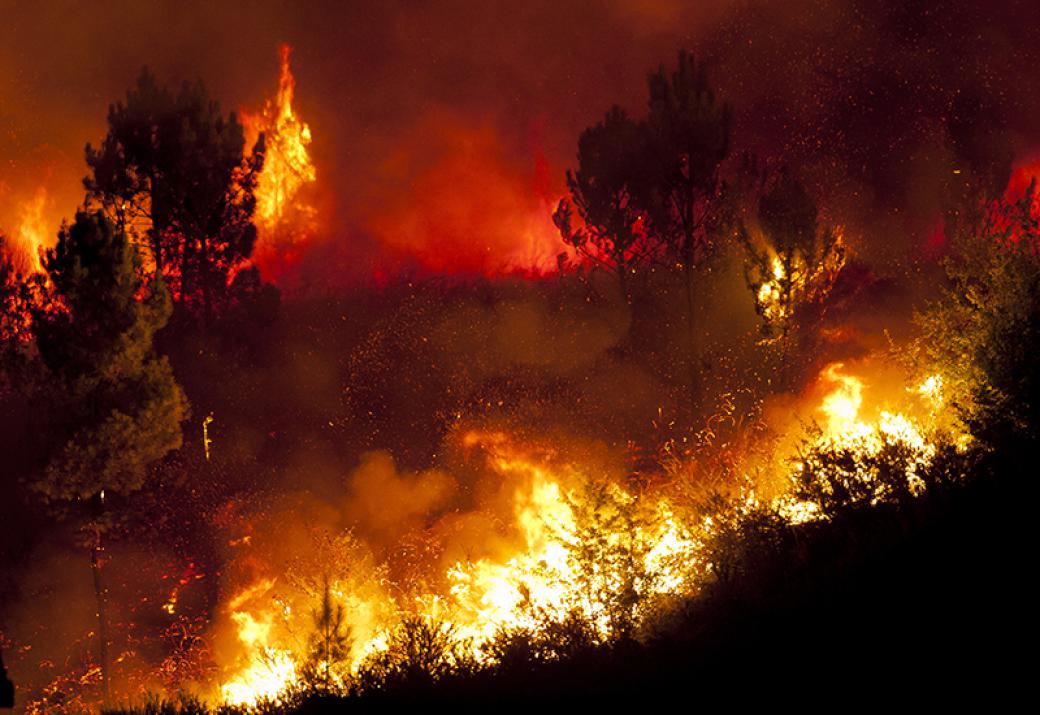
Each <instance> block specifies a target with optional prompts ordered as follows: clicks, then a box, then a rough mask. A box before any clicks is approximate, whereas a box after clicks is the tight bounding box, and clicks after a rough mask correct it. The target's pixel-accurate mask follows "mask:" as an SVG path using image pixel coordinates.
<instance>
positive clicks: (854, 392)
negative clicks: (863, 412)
mask: <svg viewBox="0 0 1040 715" xmlns="http://www.w3.org/2000/svg"><path fill="white" fill-rule="evenodd" d="M844 367H845V365H844V364H843V363H840V362H836V363H832V364H830V365H828V366H827V367H826V368H824V370H823V373H822V374H821V376H820V377H821V378H822V379H823V380H824V381H826V382H828V383H830V384H832V385H834V387H833V389H832V390H831V391H830V392H829V393H827V395H826V396H825V397H824V398H823V402H822V403H821V404H820V407H819V410H820V412H822V413H823V415H824V417H825V419H826V425H825V427H826V431H827V433H828V434H829V435H830V436H832V437H837V436H840V435H842V434H845V433H848V432H849V431H850V430H853V428H854V427H855V426H856V425H857V419H856V418H857V417H858V416H859V410H860V407H861V406H862V405H863V381H862V380H860V379H859V378H858V377H854V376H852V375H846V374H843V373H842V372H841V370H842V368H844Z"/></svg>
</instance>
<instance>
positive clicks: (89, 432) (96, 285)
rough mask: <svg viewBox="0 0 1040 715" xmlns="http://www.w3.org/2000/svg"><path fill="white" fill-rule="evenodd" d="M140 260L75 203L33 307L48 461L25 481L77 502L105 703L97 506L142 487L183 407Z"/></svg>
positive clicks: (50, 497)
mask: <svg viewBox="0 0 1040 715" xmlns="http://www.w3.org/2000/svg"><path fill="white" fill-rule="evenodd" d="M139 266H140V259H139V257H138V253H137V250H136V249H135V248H134V247H133V246H132V245H131V244H130V241H129V240H128V238H127V235H126V233H125V232H124V231H121V230H119V229H117V228H116V226H115V225H114V224H113V223H112V222H111V221H109V220H108V219H107V218H106V217H105V216H104V214H102V213H101V212H98V213H94V214H88V213H82V212H81V213H79V214H77V215H76V220H75V223H73V225H72V226H64V227H63V228H62V230H61V232H60V234H59V236H58V243H57V245H56V246H55V247H54V248H53V249H52V250H50V251H48V252H47V255H46V260H45V267H46V270H47V275H48V278H49V281H50V283H49V285H50V293H49V296H48V297H49V300H48V301H47V302H46V304H41V305H38V306H36V308H35V310H34V315H33V320H34V328H35V333H36V343H37V347H38V350H39V353H40V358H41V360H42V364H43V369H44V370H45V371H46V376H45V379H43V380H41V384H44V385H46V386H47V387H46V388H44V389H46V390H47V394H43V395H39V396H38V399H39V401H40V402H41V404H47V405H49V406H50V408H51V410H50V413H49V414H50V417H51V419H50V423H49V425H48V430H47V433H48V436H49V445H48V446H47V448H46V449H45V450H44V452H43V453H44V454H45V455H47V458H46V463H45V464H44V465H43V466H42V469H41V474H40V475H39V477H38V478H37V479H35V480H34V481H33V483H32V486H33V487H34V488H35V490H36V491H37V492H39V493H40V494H41V495H42V497H43V498H44V499H45V500H46V501H48V502H49V503H51V504H55V505H58V506H59V507H61V508H65V509H67V510H71V511H76V510H77V507H80V508H82V507H86V513H85V514H84V516H86V517H87V519H88V521H89V524H90V528H89V531H90V532H91V536H92V539H91V570H92V573H93V575H94V588H95V595H96V597H97V601H98V611H97V612H98V621H99V623H98V625H99V642H100V651H101V652H100V656H101V657H100V660H101V666H102V675H103V687H104V695H105V700H106V702H107V700H108V696H109V690H108V688H109V673H108V656H107V647H108V643H107V638H108V634H107V618H106V605H107V604H106V590H105V587H104V584H103V581H102V570H103V566H104V555H103V545H102V534H103V533H104V531H105V528H106V525H107V523H108V521H109V519H108V515H107V514H106V505H107V504H108V503H109V502H110V501H111V497H112V496H116V495H118V496H120V497H125V496H126V495H128V494H130V493H132V492H133V491H135V490H137V489H139V488H140V487H141V486H142V485H143V484H144V480H145V477H146V476H147V473H148V471H147V470H148V467H149V465H150V464H152V463H153V462H155V461H157V460H159V459H161V458H162V457H163V456H164V455H165V454H167V453H168V452H170V451H171V450H175V449H177V448H179V447H180V445H181V430H180V424H181V422H182V421H183V420H184V419H185V417H186V412H187V409H188V405H187V401H186V399H185V397H184V394H183V392H182V391H181V389H180V387H179V386H178V385H177V382H176V380H175V379H174V377H173V372H172V370H171V369H170V365H169V363H168V362H167V361H166V359H165V358H163V357H159V356H158V355H156V353H155V350H154V348H153V339H154V336H155V333H156V331H157V330H159V329H160V328H162V326H163V325H165V324H166V321H167V320H168V318H169V316H170V310H171V306H170V298H169V294H168V292H167V291H166V289H165V286H164V285H163V283H162V281H161V280H157V279H156V280H152V281H150V282H148V283H145V282H143V281H142V279H141V273H140V271H139V270H138V269H139Z"/></svg>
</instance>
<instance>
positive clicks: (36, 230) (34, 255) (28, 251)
mask: <svg viewBox="0 0 1040 715" xmlns="http://www.w3.org/2000/svg"><path fill="white" fill-rule="evenodd" d="M46 206H47V189H46V188H45V187H43V186H41V187H40V188H38V189H37V190H36V193H35V194H33V198H32V199H30V200H29V201H27V202H26V203H25V204H24V205H23V206H22V211H21V217H20V220H19V223H18V232H17V238H18V240H17V246H18V250H17V252H16V253H17V254H18V257H19V264H20V265H19V269H20V270H21V271H22V272H23V273H26V274H28V273H39V272H40V271H42V270H43V264H42V262H41V260H40V252H41V251H42V250H43V248H44V247H45V246H46V245H47V240H46V239H47V224H46V220H45V218H44V209H45V208H46Z"/></svg>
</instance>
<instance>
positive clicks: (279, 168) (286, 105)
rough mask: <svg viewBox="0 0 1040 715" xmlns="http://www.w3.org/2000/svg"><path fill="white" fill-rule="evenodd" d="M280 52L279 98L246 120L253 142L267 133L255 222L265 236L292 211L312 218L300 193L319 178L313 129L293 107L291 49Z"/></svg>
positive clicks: (258, 187) (288, 216) (283, 221)
mask: <svg viewBox="0 0 1040 715" xmlns="http://www.w3.org/2000/svg"><path fill="white" fill-rule="evenodd" d="M280 51H281V71H280V74H279V78H278V93H277V95H276V96H275V98H274V100H273V101H268V102H267V103H266V104H265V105H264V109H263V112H262V113H261V115H260V116H259V117H252V116H250V115H248V114H246V115H244V117H243V118H244V120H245V122H246V125H247V129H248V130H249V133H250V134H251V135H252V137H253V138H254V139H255V138H256V136H258V135H259V133H261V132H263V134H264V141H265V156H264V166H263V169H262V171H261V172H260V178H259V182H258V185H257V188H256V223H257V226H258V227H259V228H260V229H261V231H262V232H266V233H271V232H274V231H277V230H278V229H279V228H281V227H282V225H283V224H284V223H285V222H286V221H289V220H290V218H291V214H293V212H295V213H296V214H298V215H299V214H302V215H303V217H304V218H308V217H310V216H311V215H313V213H314V209H313V207H311V206H309V205H306V204H304V203H301V202H300V201H299V194H300V191H301V189H303V188H304V187H305V186H306V185H308V184H312V183H314V182H315V181H316V180H317V178H318V175H317V171H316V170H315V168H314V163H313V161H312V160H311V155H310V150H309V149H308V147H309V146H310V143H311V130H310V127H309V126H308V125H307V123H306V122H304V121H303V120H301V119H300V118H299V116H297V114H296V111H295V109H294V108H293V100H294V95H295V91H296V80H295V78H294V77H293V74H292V70H291V69H290V67H289V55H290V53H291V48H290V47H289V46H288V45H282V46H281V50H280Z"/></svg>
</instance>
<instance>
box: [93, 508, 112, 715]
mask: <svg viewBox="0 0 1040 715" xmlns="http://www.w3.org/2000/svg"><path fill="white" fill-rule="evenodd" d="M102 551H104V547H103V546H102V544H101V525H100V523H99V522H98V521H95V522H94V545H93V547H92V548H91V550H90V570H91V573H92V574H93V576H94V597H95V599H97V619H98V659H99V660H100V661H101V699H102V703H103V704H104V706H105V707H106V708H107V707H109V706H110V705H111V703H112V692H111V686H110V682H109V672H108V670H109V668H108V613H107V611H108V609H107V601H108V593H107V591H106V590H105V586H104V583H103V582H102V579H101V568H102V561H101V559H102V556H101V553H102Z"/></svg>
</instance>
